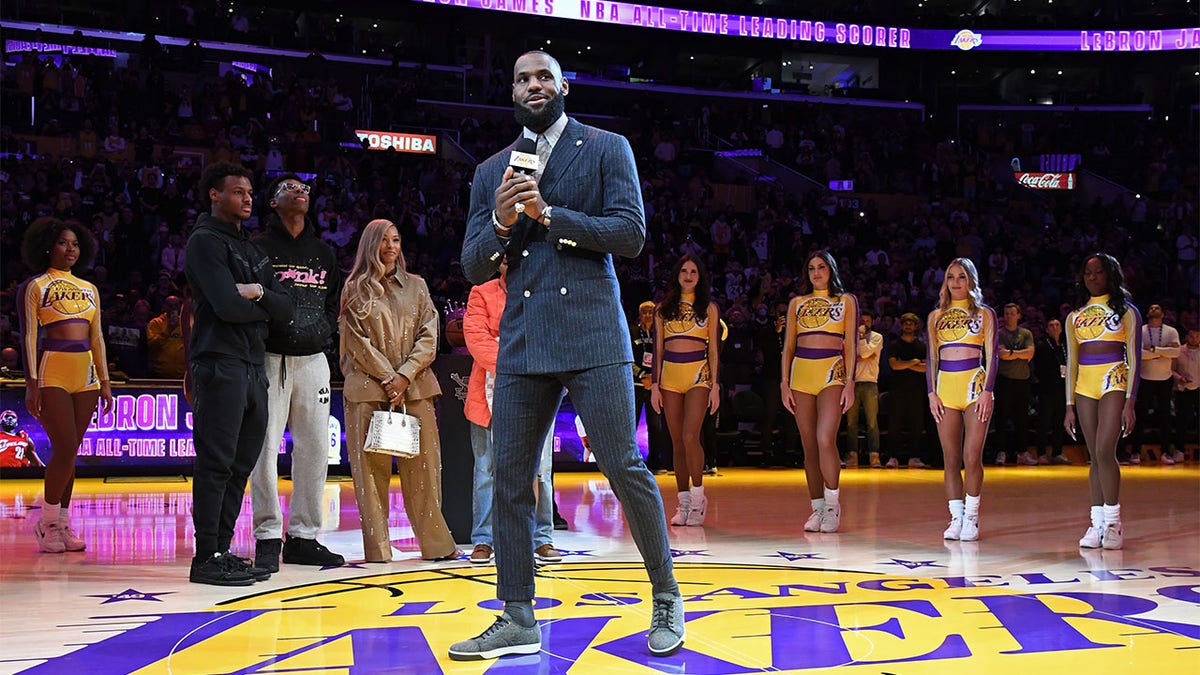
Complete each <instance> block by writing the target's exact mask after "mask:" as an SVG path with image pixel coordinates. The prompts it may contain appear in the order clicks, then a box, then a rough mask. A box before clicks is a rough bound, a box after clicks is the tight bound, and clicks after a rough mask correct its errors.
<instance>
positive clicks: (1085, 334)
mask: <svg viewBox="0 0 1200 675" xmlns="http://www.w3.org/2000/svg"><path fill="white" fill-rule="evenodd" d="M1074 324H1075V334H1076V335H1078V336H1079V339H1081V340H1095V339H1096V338H1098V337H1100V336H1101V335H1103V334H1104V333H1105V332H1106V331H1107V332H1116V331H1118V330H1120V328H1121V317H1119V316H1117V315H1116V314H1114V313H1113V311H1112V310H1111V309H1109V308H1108V307H1106V306H1104V305H1088V306H1087V307H1084V308H1083V309H1081V310H1079V313H1078V314H1076V315H1075V322H1074Z"/></svg>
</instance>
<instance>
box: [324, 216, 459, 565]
mask: <svg viewBox="0 0 1200 675" xmlns="http://www.w3.org/2000/svg"><path fill="white" fill-rule="evenodd" d="M438 321H439V318H438V313H437V310H436V309H435V308H434V306H433V301H432V300H431V299H430V297H429V290H428V287H427V286H426V284H425V280H424V279H422V278H421V277H419V276H416V275H414V274H410V273H409V272H408V271H407V270H406V269H405V266H404V256H403V255H401V252H400V234H399V232H397V230H396V226H395V225H393V224H392V223H391V221H387V220H372V221H371V222H369V223H367V226H366V228H364V229H363V233H362V237H361V239H360V240H359V243H358V253H357V254H356V255H355V259H354V268H353V269H352V270H351V271H350V275H349V276H348V277H347V278H346V285H345V287H344V288H343V290H342V300H341V313H340V315H339V319H338V325H339V329H340V333H341V338H340V339H341V359H342V373H343V374H344V375H345V376H346V384H345V386H344V388H343V390H342V391H343V397H344V399H345V406H346V418H345V419H346V444H347V452H348V454H349V457H350V470H351V473H352V474H353V476H354V494H355V497H356V498H357V501H358V513H359V518H360V519H361V520H362V537H363V553H364V555H365V556H366V559H367V562H389V561H391V559H392V544H391V535H390V533H389V530H388V505H389V503H390V500H389V499H388V494H389V490H388V486H389V484H390V482H391V477H392V461H393V459H394V458H393V457H392V456H391V455H386V454H381V453H374V452H364V451H363V443H364V441H365V440H366V437H367V427H368V425H369V424H370V421H371V414H372V413H374V412H375V411H376V410H382V409H385V408H387V407H392V408H396V407H400V406H404V407H405V408H406V410H407V412H408V414H410V415H415V416H416V417H417V418H418V419H419V420H421V436H420V439H421V452H420V454H419V455H417V456H416V457H412V458H410V459H397V460H395V461H396V462H397V465H398V468H399V472H400V488H401V490H402V491H403V493H404V510H405V512H406V513H408V517H409V520H410V522H411V523H412V526H413V533H414V534H415V535H416V538H417V543H418V544H419V545H420V547H421V557H422V558H424V559H425V560H453V559H454V558H457V557H458V556H459V554H460V552H459V550H458V548H457V547H455V545H454V539H453V538H452V537H451V536H450V530H449V528H448V527H446V520H445V518H443V517H442V460H441V448H440V446H439V444H438V434H437V419H436V418H435V417H434V409H433V399H434V397H435V396H437V395H439V394H441V387H440V386H439V385H438V381H437V378H436V377H434V375H433V371H432V370H431V369H430V366H431V365H432V364H433V359H434V357H435V356H436V355H437V342H438Z"/></svg>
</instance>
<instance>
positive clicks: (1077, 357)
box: [1066, 294, 1142, 405]
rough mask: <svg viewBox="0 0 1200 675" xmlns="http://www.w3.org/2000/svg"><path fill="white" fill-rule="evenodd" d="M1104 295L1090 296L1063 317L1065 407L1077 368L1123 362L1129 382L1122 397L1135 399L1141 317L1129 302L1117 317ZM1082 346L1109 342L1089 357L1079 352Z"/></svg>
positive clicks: (1071, 396)
mask: <svg viewBox="0 0 1200 675" xmlns="http://www.w3.org/2000/svg"><path fill="white" fill-rule="evenodd" d="M1109 300H1110V297H1109V295H1108V294H1104V295H1101V296H1093V297H1091V298H1089V299H1088V302H1087V304H1086V305H1084V306H1083V307H1080V308H1079V309H1077V310H1075V311H1073V312H1071V313H1070V314H1069V315H1068V316H1067V326H1066V330H1067V335H1066V343H1067V404H1068V405H1074V403H1075V401H1074V399H1075V388H1076V380H1077V378H1078V377H1079V374H1080V371H1081V366H1083V369H1084V370H1086V368H1087V367H1088V366H1097V365H1107V364H1110V363H1113V362H1119V361H1124V362H1125V364H1126V368H1127V369H1128V370H1127V381H1128V383H1129V385H1128V387H1127V388H1126V390H1125V397H1126V398H1128V399H1136V398H1137V392H1138V384H1139V382H1140V380H1141V366H1142V331H1141V325H1142V317H1141V314H1140V313H1138V311H1137V308H1136V307H1134V306H1133V304H1132V303H1127V304H1126V305H1125V314H1124V315H1123V316H1117V314H1116V313H1115V312H1113V310H1112V308H1111V307H1109V305H1108V302H1109ZM1084 343H1093V344H1095V343H1110V344H1111V347H1107V348H1105V347H1101V348H1100V349H1099V350H1098V351H1096V352H1095V353H1091V354H1082V353H1080V349H1079V346H1080V345H1082V344H1084Z"/></svg>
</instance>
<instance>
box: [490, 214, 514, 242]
mask: <svg viewBox="0 0 1200 675" xmlns="http://www.w3.org/2000/svg"><path fill="white" fill-rule="evenodd" d="M492 227H494V228H496V230H498V231H499V233H500V236H502V237H507V236H508V235H510V234H512V228H511V227H505V226H503V225H501V224H500V219H499V218H497V217H496V209H492Z"/></svg>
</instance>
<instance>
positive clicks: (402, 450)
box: [363, 406, 421, 459]
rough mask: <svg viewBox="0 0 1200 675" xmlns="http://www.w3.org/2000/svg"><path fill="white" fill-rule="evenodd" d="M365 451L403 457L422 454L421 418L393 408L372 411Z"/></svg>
mask: <svg viewBox="0 0 1200 675" xmlns="http://www.w3.org/2000/svg"><path fill="white" fill-rule="evenodd" d="M363 451H364V452H377V453H380V454H384V455H392V456H393V457H399V458H401V459H412V458H413V457H416V456H417V455H419V454H421V420H419V419H417V418H416V417H413V416H412V415H409V414H408V413H406V412H404V407H403V406H401V407H400V412H397V411H395V410H393V409H391V408H389V409H387V410H376V411H375V412H373V413H371V424H370V425H369V426H368V427H367V440H366V442H364V443H363Z"/></svg>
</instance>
